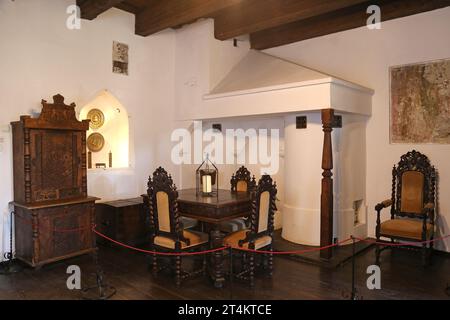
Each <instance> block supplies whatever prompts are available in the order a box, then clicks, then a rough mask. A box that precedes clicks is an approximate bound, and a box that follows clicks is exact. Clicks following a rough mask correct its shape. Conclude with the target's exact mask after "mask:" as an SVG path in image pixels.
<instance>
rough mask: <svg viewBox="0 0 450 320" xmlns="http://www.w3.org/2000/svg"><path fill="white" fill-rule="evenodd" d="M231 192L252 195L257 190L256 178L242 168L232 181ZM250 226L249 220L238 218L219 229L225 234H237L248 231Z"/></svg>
mask: <svg viewBox="0 0 450 320" xmlns="http://www.w3.org/2000/svg"><path fill="white" fill-rule="evenodd" d="M230 185H231V192H247V193H250V192H252V191H253V190H254V189H255V186H256V180H255V176H253V178H252V177H251V173H250V171H248V169H247V168H246V167H244V166H242V167H240V168H239V169H238V170H237V171H236V173H235V174H233V176H232V177H231V180H230ZM248 226H249V223H248V219H245V218H236V219H233V220H230V221H224V222H222V223H221V224H220V226H219V229H220V231H223V232H225V233H230V232H236V231H239V230H243V229H246V228H247V227H248Z"/></svg>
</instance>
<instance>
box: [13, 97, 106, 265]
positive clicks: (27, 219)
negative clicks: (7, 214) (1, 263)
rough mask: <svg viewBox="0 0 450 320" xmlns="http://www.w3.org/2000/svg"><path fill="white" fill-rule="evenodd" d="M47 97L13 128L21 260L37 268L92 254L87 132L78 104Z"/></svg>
mask: <svg viewBox="0 0 450 320" xmlns="http://www.w3.org/2000/svg"><path fill="white" fill-rule="evenodd" d="M53 100H54V101H53V103H47V102H46V101H45V100H42V106H43V108H42V112H41V114H40V116H39V117H38V118H32V117H31V116H21V117H20V121H17V122H13V123H11V125H12V132H13V153H14V155H13V163H14V207H15V209H14V210H15V231H16V233H15V234H16V258H18V259H20V260H22V261H24V262H26V263H28V264H30V265H31V266H33V267H36V266H41V265H43V264H46V263H49V262H53V261H57V260H61V259H65V258H68V257H73V256H76V255H80V254H84V253H88V252H92V251H93V250H95V237H94V236H93V234H92V230H91V229H92V228H91V225H92V224H93V223H94V222H95V201H96V200H97V198H94V197H88V195H87V171H86V131H87V130H88V129H89V121H88V120H83V121H78V120H77V119H76V116H75V104H71V105H66V104H64V97H63V96H61V95H56V96H54V97H53Z"/></svg>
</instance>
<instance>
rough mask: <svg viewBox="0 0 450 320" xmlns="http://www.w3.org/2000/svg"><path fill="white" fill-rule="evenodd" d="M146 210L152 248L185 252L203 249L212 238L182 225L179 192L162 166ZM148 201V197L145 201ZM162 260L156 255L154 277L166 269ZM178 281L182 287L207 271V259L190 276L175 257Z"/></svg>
mask: <svg viewBox="0 0 450 320" xmlns="http://www.w3.org/2000/svg"><path fill="white" fill-rule="evenodd" d="M147 195H148V197H146V201H147V203H146V207H147V208H148V210H149V215H150V229H151V230H152V231H151V241H150V244H151V248H152V250H158V251H163V252H183V251H193V250H196V249H200V248H201V247H202V246H203V245H205V246H207V245H208V235H207V234H205V233H202V232H196V231H191V230H186V229H184V228H183V225H182V224H181V222H180V214H179V212H178V203H177V199H178V191H177V189H176V186H175V185H174V183H173V180H172V178H171V176H170V175H168V174H167V172H166V170H164V169H163V168H161V167H159V168H158V169H156V171H155V172H154V173H153V178H151V177H150V178H149V181H148V189H147ZM144 199H145V198H144ZM158 260H159V257H158V256H157V255H153V256H152V270H153V274H154V276H156V275H157V273H158V272H159V271H160V270H161V269H162V268H159V267H158ZM173 260H174V261H173V262H174V266H173V265H172V268H173V269H175V282H176V285H177V286H179V285H180V284H181V281H182V280H184V279H185V278H187V277H190V276H194V275H197V274H200V273H202V272H204V271H205V266H206V258H205V257H204V259H203V263H202V267H201V268H200V269H199V270H196V271H194V272H191V273H188V272H185V271H183V270H182V269H181V256H174V259H173Z"/></svg>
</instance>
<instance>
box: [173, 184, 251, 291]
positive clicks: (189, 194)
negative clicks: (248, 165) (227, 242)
mask: <svg viewBox="0 0 450 320" xmlns="http://www.w3.org/2000/svg"><path fill="white" fill-rule="evenodd" d="M251 207H252V206H251V199H250V196H249V195H248V194H247V193H246V192H237V193H232V192H231V191H230V190H222V189H220V190H219V193H218V195H216V196H212V197H202V196H197V195H196V191H195V189H184V190H179V191H178V209H179V212H180V214H181V215H182V216H184V217H189V218H194V219H197V220H199V221H201V222H205V223H207V224H209V225H210V227H211V228H210V230H211V231H210V243H211V248H219V247H222V246H223V236H222V233H221V232H220V230H219V224H220V223H221V222H223V221H227V220H232V219H235V218H238V217H245V216H249V215H250V213H251ZM210 269H211V270H210V271H211V272H210V275H211V278H212V280H213V281H214V286H215V287H216V288H221V287H222V286H223V282H224V281H225V277H224V270H223V251H217V252H215V253H213V256H212V263H211V268H210Z"/></svg>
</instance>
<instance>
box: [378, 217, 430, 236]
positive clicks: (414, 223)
mask: <svg viewBox="0 0 450 320" xmlns="http://www.w3.org/2000/svg"><path fill="white" fill-rule="evenodd" d="M422 227H423V221H420V220H410V219H391V220H387V221H384V222H382V223H381V226H380V232H381V234H382V235H388V236H397V237H402V238H410V239H416V240H421V239H422ZM432 228H433V225H432V224H430V223H427V239H428V238H429V236H430V234H431V231H432Z"/></svg>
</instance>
